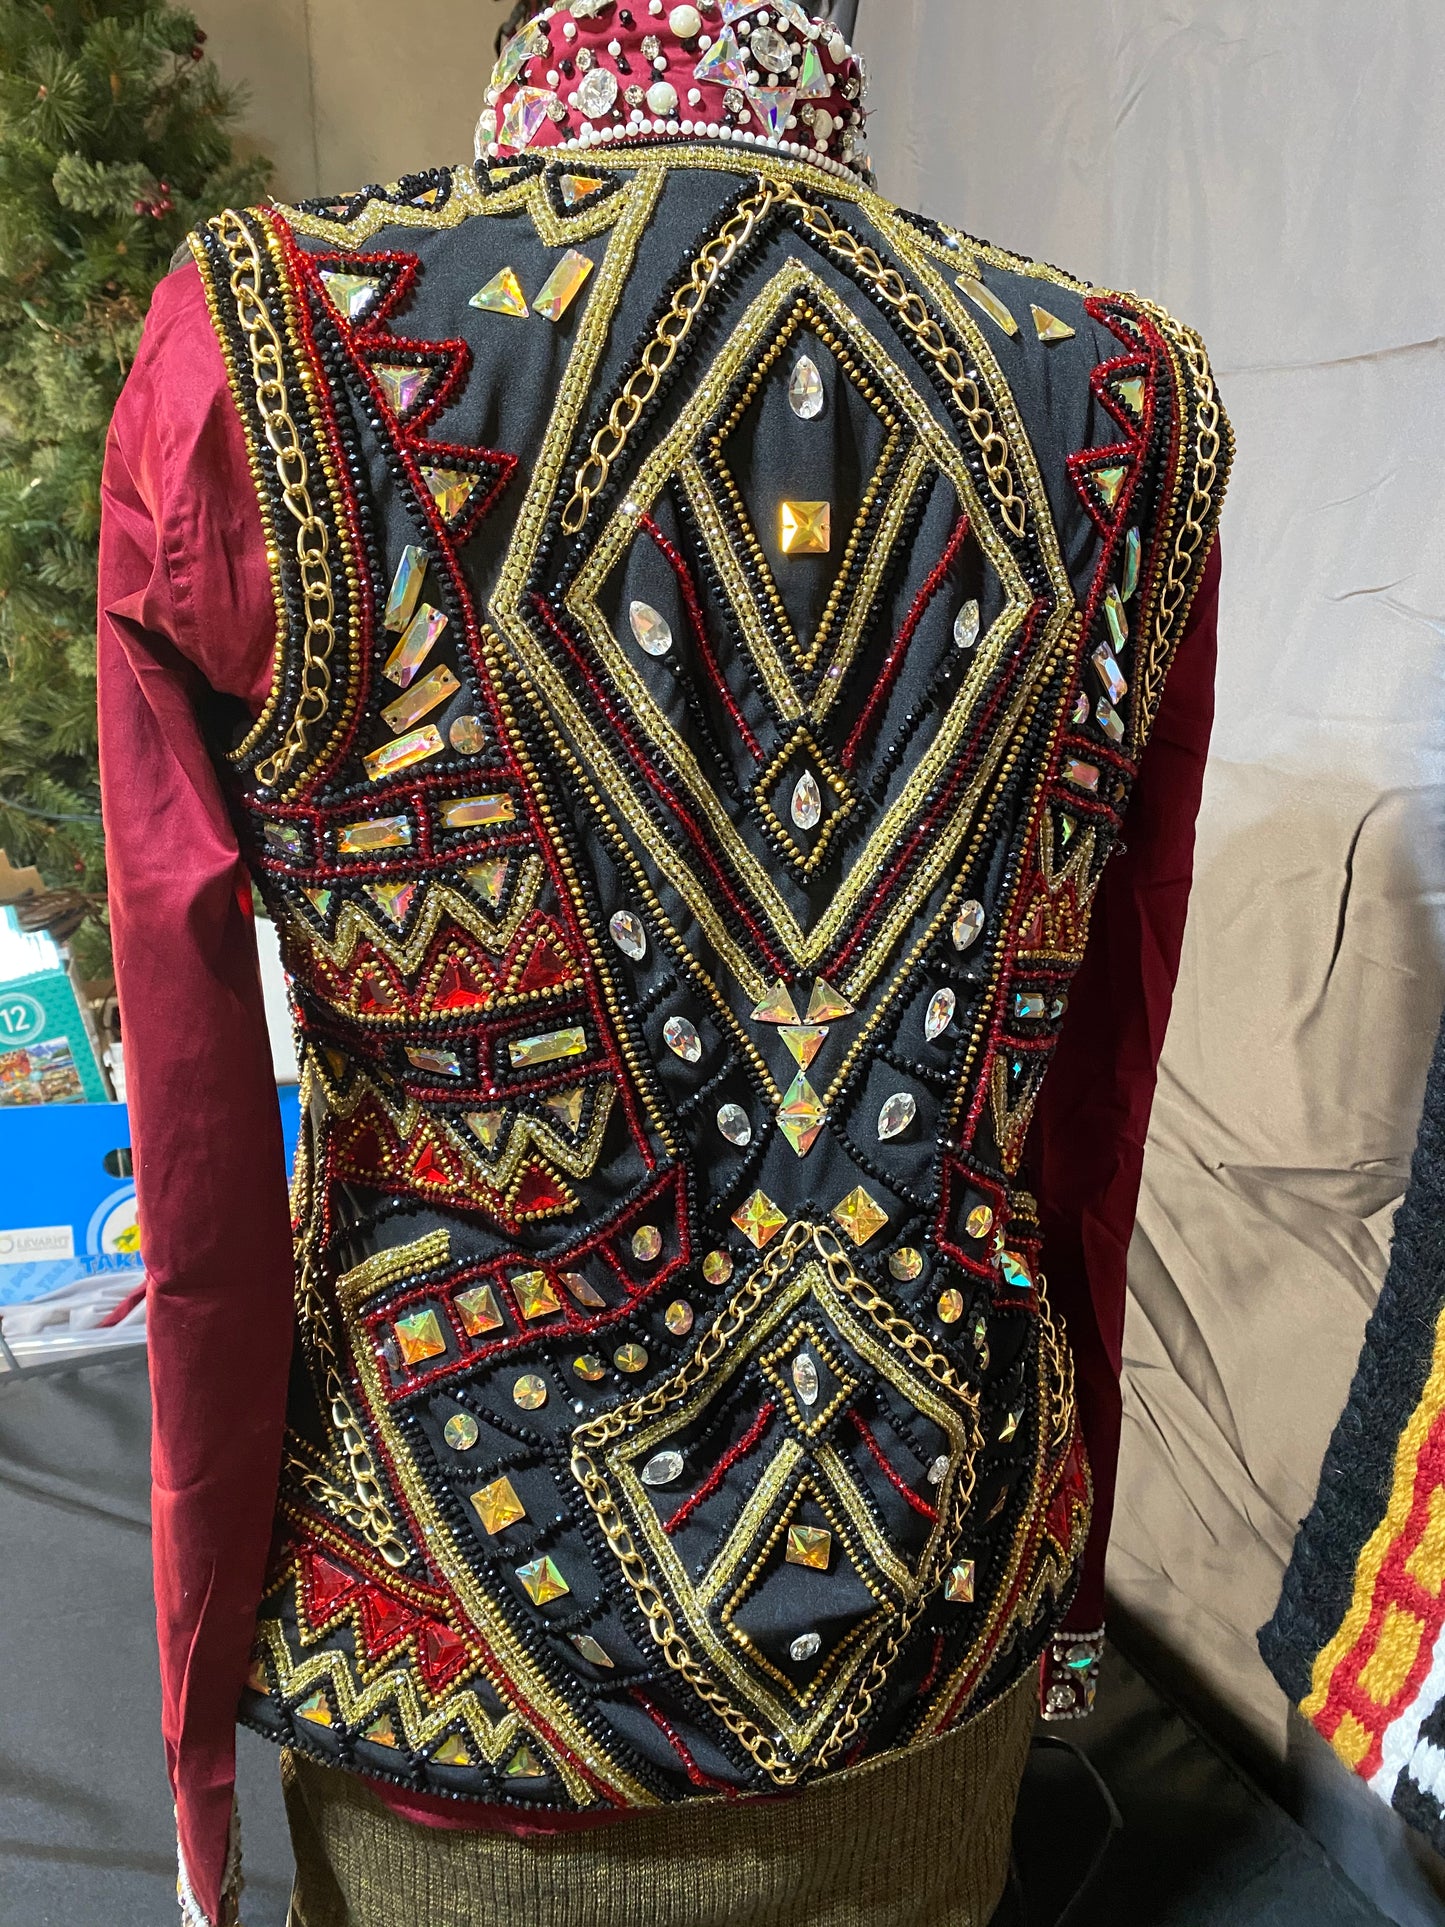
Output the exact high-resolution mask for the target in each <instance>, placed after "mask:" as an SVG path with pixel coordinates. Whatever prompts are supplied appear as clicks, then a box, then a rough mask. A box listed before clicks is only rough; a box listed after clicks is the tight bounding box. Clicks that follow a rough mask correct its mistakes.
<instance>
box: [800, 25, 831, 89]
mask: <svg viewBox="0 0 1445 1927" xmlns="http://www.w3.org/2000/svg"><path fill="white" fill-rule="evenodd" d="M832 91H833V83H832V81H831V80H829V78H828V71H827V69H826V68H825V67H824V65H823V62H822V60H821V58H820V57H819V54H818V49H817V48H816V47H815V46H814V45H813V43H812V41H811V40H810V41H809V42H808V44H807V46H806V47H805V48H804V49H803V60H802V64H801V66H800V67H799V69H798V98H799V100H823V99H825V98H826V97H827V96H828V95H829V94H831V93H832Z"/></svg>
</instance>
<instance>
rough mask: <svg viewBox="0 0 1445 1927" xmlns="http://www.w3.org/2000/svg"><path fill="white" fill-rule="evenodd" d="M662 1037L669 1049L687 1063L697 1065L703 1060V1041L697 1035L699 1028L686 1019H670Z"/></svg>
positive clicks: (663, 1029) (664, 1026)
mask: <svg viewBox="0 0 1445 1927" xmlns="http://www.w3.org/2000/svg"><path fill="white" fill-rule="evenodd" d="M662 1035H663V1037H664V1039H665V1040H666V1043H667V1048H668V1049H669V1050H670V1051H673V1052H675V1053H676V1054H677V1056H679V1057H681V1058H683V1059H684V1060H685V1061H686V1062H687V1063H689V1064H696V1063H697V1062H698V1060H699V1059H700V1058H701V1056H702V1039H701V1038H700V1037H699V1036H698V1034H697V1026H696V1025H695V1024H690V1023H689V1022H688V1021H687V1019H686V1018H685V1017H669V1018H668V1020H667V1022H666V1023H665V1024H664V1025H663V1027H662Z"/></svg>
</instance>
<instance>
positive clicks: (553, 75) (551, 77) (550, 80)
mask: <svg viewBox="0 0 1445 1927" xmlns="http://www.w3.org/2000/svg"><path fill="white" fill-rule="evenodd" d="M561 84H562V76H561V75H560V74H559V73H558V72H557V69H556V68H555V67H554V68H553V69H552V71H551V72H550V73H549V74H548V76H547V85H548V86H549V87H560V86H561Z"/></svg>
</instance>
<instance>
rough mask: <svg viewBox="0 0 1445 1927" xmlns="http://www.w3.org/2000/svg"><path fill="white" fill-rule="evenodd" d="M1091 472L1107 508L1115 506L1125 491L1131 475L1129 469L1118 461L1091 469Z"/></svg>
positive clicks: (1095, 485)
mask: <svg viewBox="0 0 1445 1927" xmlns="http://www.w3.org/2000/svg"><path fill="white" fill-rule="evenodd" d="M1089 474H1090V477H1091V479H1092V480H1093V484H1094V487H1095V488H1096V489H1097V490H1098V492H1099V495H1100V497H1101V499H1102V501H1103V503H1104V506H1105V508H1110V509H1111V508H1113V507H1114V506H1115V505H1116V504H1117V502H1118V500H1119V497H1120V495H1121V493H1122V492H1123V488H1124V483H1125V481H1126V480H1127V479H1128V475H1129V471H1128V469H1127V468H1124V467H1122V466H1121V465H1120V464H1118V463H1110V464H1109V465H1108V466H1107V467H1104V468H1095V469H1091V470H1090V471H1089Z"/></svg>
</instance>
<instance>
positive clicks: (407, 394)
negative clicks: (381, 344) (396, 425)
mask: <svg viewBox="0 0 1445 1927" xmlns="http://www.w3.org/2000/svg"><path fill="white" fill-rule="evenodd" d="M372 373H373V374H374V375H375V376H376V379H377V380H378V381H379V382H380V383H381V386H382V389H383V391H384V392H385V395H386V399H387V400H388V401H389V402H390V403H391V410H392V413H393V414H394V415H395V416H396V417H397V418H398V419H399V420H402V421H404V420H405V419H406V417H407V416H408V415H409V414H410V413H411V411H412V410H413V409H414V408H415V407H416V405H417V403H418V402H419V401H420V400H421V398H422V395H423V394H424V393H425V392H426V386H427V383H428V382H429V381H430V380H431V373H432V371H431V370H430V369H429V368H406V367H394V366H388V365H387V364H386V363H384V362H374V363H373V364H372Z"/></svg>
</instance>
